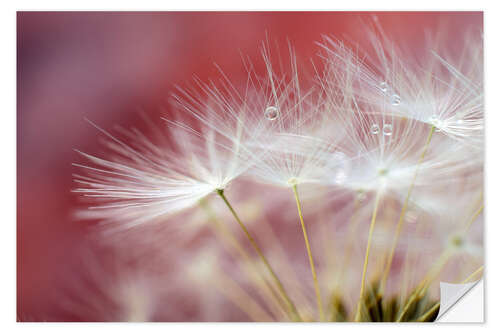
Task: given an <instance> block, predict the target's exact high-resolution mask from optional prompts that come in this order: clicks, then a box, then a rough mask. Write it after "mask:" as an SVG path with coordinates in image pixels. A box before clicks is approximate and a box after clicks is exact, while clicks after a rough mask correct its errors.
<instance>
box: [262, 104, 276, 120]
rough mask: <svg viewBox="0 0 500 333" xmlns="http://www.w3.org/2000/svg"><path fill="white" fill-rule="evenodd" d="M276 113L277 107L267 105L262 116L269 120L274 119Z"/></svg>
mask: <svg viewBox="0 0 500 333" xmlns="http://www.w3.org/2000/svg"><path fill="white" fill-rule="evenodd" d="M278 114H279V111H278V108H277V107H275V106H268V107H267V108H266V110H265V111H264V116H265V117H266V118H267V119H269V120H275V119H276V118H278Z"/></svg>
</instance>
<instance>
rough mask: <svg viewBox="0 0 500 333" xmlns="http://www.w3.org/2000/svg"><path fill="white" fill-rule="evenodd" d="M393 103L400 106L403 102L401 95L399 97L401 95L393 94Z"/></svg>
mask: <svg viewBox="0 0 500 333" xmlns="http://www.w3.org/2000/svg"><path fill="white" fill-rule="evenodd" d="M391 104H392V105H394V106H398V105H399V104H401V97H399V95H396V94H394V95H392V96H391Z"/></svg>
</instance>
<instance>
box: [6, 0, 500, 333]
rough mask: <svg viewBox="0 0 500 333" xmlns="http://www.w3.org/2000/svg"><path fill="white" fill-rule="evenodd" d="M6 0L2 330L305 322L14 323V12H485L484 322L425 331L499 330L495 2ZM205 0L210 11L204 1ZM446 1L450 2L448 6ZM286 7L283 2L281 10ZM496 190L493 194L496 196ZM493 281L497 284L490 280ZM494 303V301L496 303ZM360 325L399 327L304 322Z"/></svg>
mask: <svg viewBox="0 0 500 333" xmlns="http://www.w3.org/2000/svg"><path fill="white" fill-rule="evenodd" d="M6 2H7V1H4V2H3V3H2V5H1V10H0V15H1V19H0V24H1V25H2V27H1V29H0V33H1V35H2V39H1V40H2V46H3V47H4V49H3V51H2V52H0V57H1V61H0V64H1V65H2V69H3V70H2V72H1V73H2V83H1V84H2V85H1V87H0V91H1V92H2V96H3V98H2V102H3V103H4V105H2V106H3V109H4V110H3V114H4V115H6V117H4V118H3V119H2V130H1V131H0V135H1V136H2V140H0V142H1V152H2V163H1V164H0V165H1V168H2V172H1V173H0V174H1V175H2V182H1V184H2V197H1V200H0V202H1V204H2V209H1V210H0V211H1V212H2V213H3V214H2V216H3V217H6V218H4V219H3V221H2V226H3V227H4V229H3V230H2V232H1V233H0V234H1V237H2V239H1V241H0V244H1V247H2V248H1V251H0V254H1V256H2V260H1V265H2V274H0V286H1V288H2V292H1V293H0V295H1V296H2V297H1V298H0V304H1V307H0V316H1V317H0V318H1V321H2V322H1V324H2V325H1V326H2V331H4V332H6V331H8V332H10V331H13V330H36V331H37V332H54V331H55V332H58V331H61V332H62V331H64V332H66V331H67V330H68V329H70V330H71V331H77V332H78V331H80V332H87V331H88V330H89V329H90V330H93V331H94V330H97V331H101V330H102V331H104V330H114V329H119V330H120V332H136V331H137V330H138V329H141V330H144V329H146V330H151V331H158V332H160V331H161V332H165V330H169V331H170V330H174V331H176V330H181V329H182V330H185V331H186V330H193V331H194V330H196V331H198V330H200V329H203V330H204V331H206V330H212V329H213V330H214V331H217V332H218V333H219V332H220V333H222V332H231V333H234V331H235V330H238V333H244V332H255V329H258V330H259V331H261V330H264V331H271V330H273V331H276V330H283V331H286V332H287V333H291V332H299V331H300V332H302V330H303V329H304V328H305V326H304V325H307V324H300V325H291V324H142V325H141V324H106V325H104V324H43V323H42V324H27V323H15V318H16V306H15V301H16V288H15V284H16V270H15V267H16V257H15V252H16V223H15V221H16V198H15V195H14V193H16V192H15V191H16V179H15V177H14V175H15V172H16V166H15V156H16V146H15V141H16V116H15V114H16V113H15V109H16V97H15V96H16V85H15V84H14V82H15V77H16V67H15V61H16V57H15V52H16V16H15V15H16V14H15V11H16V10H62V9H63V10H196V9H198V10H203V9H204V10H207V9H210V10H277V9H279V10H326V9H328V10H485V16H484V17H485V49H486V63H485V73H486V76H485V77H486V105H487V112H486V116H487V121H486V124H487V129H486V142H487V164H486V180H485V181H486V208H485V214H486V221H487V223H486V227H485V235H486V240H485V244H486V278H485V284H486V287H485V290H486V291H487V292H486V295H485V299H486V317H485V320H486V324H485V325H463V324H427V325H426V328H427V329H430V330H440V332H441V331H442V329H453V331H454V332H460V331H467V332H470V330H471V329H472V330H477V329H481V328H492V327H497V329H495V330H496V331H499V327H498V326H499V321H500V320H499V316H498V314H497V312H498V310H497V307H498V304H493V301H494V299H495V298H496V297H495V295H500V293H499V288H498V286H499V285H500V283H499V282H498V281H500V276H499V274H498V273H499V269H498V264H496V263H495V261H496V262H498V256H497V255H496V254H497V253H500V249H499V246H500V242H499V241H498V236H499V235H500V216H499V215H498V207H499V206H500V205H499V204H497V200H498V198H499V197H500V196H499V193H498V192H496V191H495V190H496V189H498V188H499V186H500V174H499V172H498V171H500V163H499V161H500V158H499V157H498V156H499V154H500V152H499V151H500V149H499V144H500V130H499V129H497V128H496V127H497V126H500V107H499V100H498V98H497V97H498V96H499V94H500V92H499V88H500V85H499V84H498V78H500V73H499V64H500V62H499V61H500V53H499V52H498V51H499V50H498V47H499V46H498V31H500V17H499V15H498V12H497V11H496V10H495V9H496V6H495V3H496V1H490V2H485V1H477V0H476V1H458V0H456V1H450V2H444V1H440V2H438V1H435V0H419V1H408V2H404V1H401V0H399V1H376V2H375V1H353V0H350V1H331V0H330V1H315V0H308V1H306V2H298V1H295V2H291V1H282V2H276V1H270V0H252V1H250V2H236V1H234V0H233V1H228V0H226V1H221V0H212V1H210V2H201V1H191V2H188V1H186V0H183V1H176V2H166V1H148V0H141V1H127V0H122V1H115V2H111V1H103V0H100V1H95V0H87V1H85V2H83V1H80V2H78V1H74V2H68V1H61V0H58V1H55V0H46V1H43V2H40V1H16V2H10V3H7V4H6ZM207 4H210V8H208V5H207ZM446 5H447V6H446ZM285 6H286V7H285ZM495 192H496V193H495ZM494 281H497V282H494ZM495 303H498V302H495ZM401 325H404V330H405V332H406V331H409V332H411V331H417V330H420V329H421V325H412V324H401ZM361 327H365V328H367V329H369V330H370V331H373V332H375V333H376V332H386V331H391V330H394V331H395V330H398V332H400V330H401V328H402V327H400V325H394V324H373V325H369V324H366V325H365V324H363V325H362V326H360V325H359V324H339V325H331V324H330V325H328V324H319V325H318V324H309V325H307V329H315V330H319V331H325V332H326V331H328V332H332V330H335V329H342V328H347V329H353V328H361Z"/></svg>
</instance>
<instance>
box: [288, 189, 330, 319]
mask: <svg viewBox="0 0 500 333" xmlns="http://www.w3.org/2000/svg"><path fill="white" fill-rule="evenodd" d="M292 189H293V194H294V196H295V202H296V203H297V211H298V213H299V218H300V226H301V227H302V233H303V234H304V241H305V243H306V249H307V256H308V257H309V265H310V266H311V274H312V278H313V282H314V291H315V293H316V302H317V305H318V310H319V318H320V321H325V314H324V312H323V302H322V301H321V293H320V291H319V284H318V277H317V275H316V268H315V265H314V259H313V256H312V252H311V246H310V245H309V238H308V237H307V231H306V225H305V223H304V217H303V216H302V208H301V205H300V200H299V193H298V191H297V184H294V185H293V186H292Z"/></svg>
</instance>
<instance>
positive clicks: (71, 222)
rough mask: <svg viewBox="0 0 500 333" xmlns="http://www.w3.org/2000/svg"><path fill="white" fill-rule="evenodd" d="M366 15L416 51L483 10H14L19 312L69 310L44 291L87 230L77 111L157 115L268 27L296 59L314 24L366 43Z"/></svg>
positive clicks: (44, 315) (114, 116) (102, 115)
mask: <svg viewBox="0 0 500 333" xmlns="http://www.w3.org/2000/svg"><path fill="white" fill-rule="evenodd" d="M373 14H376V15H377V17H378V21H379V22H380V24H381V26H382V27H383V29H384V30H385V31H386V32H387V33H390V34H391V36H393V37H394V38H395V39H396V40H397V39H400V40H404V42H405V43H406V44H407V45H413V46H414V47H415V52H418V50H419V49H418V46H419V45H422V43H423V42H424V38H425V34H424V32H425V31H429V32H431V33H433V32H435V31H437V29H438V28H439V27H440V26H441V25H442V24H444V25H446V26H447V28H448V31H450V32H453V33H457V34H458V33H459V31H461V29H466V28H467V26H470V25H478V24H479V25H480V24H481V22H482V13H467V12H460V13H445V12H442V13H417V12H412V13H399V12H389V13H369V12H363V13H356V12H306V13H304V12H259V13H256V12H209V13H202V12H168V13H161V12H156V13H147V12H141V13H133V12H122V13H112V12H107V13H102V12H19V13H18V15H17V189H18V190H17V216H18V220H17V314H18V320H21V321H25V320H28V321H30V320H35V321H38V320H49V321H61V320H73V319H74V318H72V317H68V316H67V315H66V314H64V313H63V312H60V311H59V308H60V307H59V306H58V304H57V298H54V297H51V295H54V294H55V293H56V292H57V291H58V290H57V289H58V284H59V282H60V279H61V278H64V276H65V275H64V274H65V272H66V270H67V266H68V265H70V264H71V263H73V262H74V260H75V258H76V257H77V256H78V255H79V253H80V252H81V251H84V245H83V242H84V239H85V235H86V234H87V232H88V224H87V223H85V222H82V221H77V220H75V218H73V213H74V211H75V209H76V208H77V207H79V204H78V200H77V197H76V195H74V194H73V193H71V192H70V191H71V189H72V188H73V186H74V185H73V182H72V173H73V172H75V170H74V168H73V167H72V165H71V163H72V162H74V161H75V160H77V158H78V156H77V154H76V153H75V152H74V151H73V149H74V148H78V149H80V150H83V151H87V152H93V151H96V150H98V149H99V146H98V144H99V143H98V140H97V138H96V136H97V133H96V129H95V128H93V127H92V126H90V125H89V124H88V123H86V122H85V121H84V118H89V119H91V120H92V121H93V122H95V123H97V124H98V125H99V126H101V127H102V128H105V129H109V128H112V127H113V126H114V125H116V124H119V125H122V126H125V127H128V126H130V125H132V124H134V123H135V122H137V119H138V110H145V111H146V113H148V114H149V115H151V117H152V118H153V119H155V117H158V118H159V117H160V116H161V115H164V114H165V112H168V108H169V106H168V103H167V102H166V100H167V98H168V97H169V94H170V93H171V92H172V89H173V85H174V84H180V85H183V84H185V83H189V82H190V80H191V78H192V76H193V75H194V74H196V75H197V76H198V77H199V78H201V79H202V80H206V79H208V78H210V77H213V76H215V75H218V72H217V69H216V68H215V66H214V65H213V64H214V62H215V63H217V64H218V65H219V66H220V67H221V68H222V69H223V70H224V72H225V73H226V74H227V75H228V76H229V77H230V78H231V80H233V81H235V82H237V81H238V80H240V79H243V78H244V75H245V73H244V72H243V71H242V70H241V68H242V67H241V55H242V54H243V55H245V56H249V57H250V58H251V59H252V60H255V61H258V60H259V54H260V50H259V46H260V43H261V42H262V40H264V39H265V38H266V33H267V35H268V36H269V38H270V40H271V41H275V40H276V41H277V42H278V44H280V45H283V46H284V47H286V42H287V38H288V39H289V40H290V41H291V42H292V44H293V45H294V47H295V49H296V51H297V55H298V58H299V60H301V61H303V62H304V63H306V62H307V61H308V59H309V58H314V56H315V54H316V53H317V52H318V48H317V46H315V44H314V42H315V41H320V40H321V35H322V34H333V35H335V36H336V37H339V38H344V37H346V38H348V39H349V40H351V41H354V42H356V43H360V44H361V45H363V44H364V43H366V41H365V40H364V37H365V35H366V34H365V33H364V29H365V27H364V26H363V24H361V22H362V20H370V19H372V15H373ZM282 49H285V48H282ZM165 108H166V110H165ZM80 207H81V206H80ZM79 319H80V320H81V319H82V318H79ZM83 319H85V318H83ZM86 319H88V320H93V318H86Z"/></svg>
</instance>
